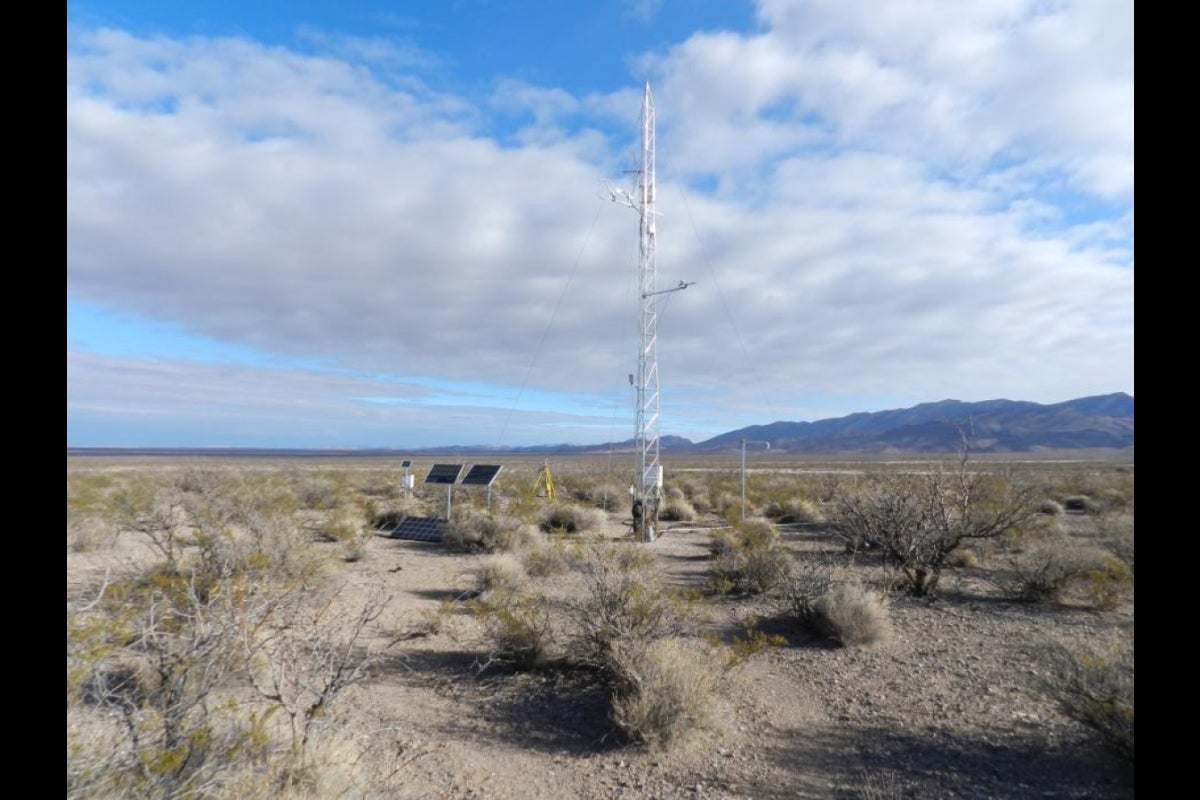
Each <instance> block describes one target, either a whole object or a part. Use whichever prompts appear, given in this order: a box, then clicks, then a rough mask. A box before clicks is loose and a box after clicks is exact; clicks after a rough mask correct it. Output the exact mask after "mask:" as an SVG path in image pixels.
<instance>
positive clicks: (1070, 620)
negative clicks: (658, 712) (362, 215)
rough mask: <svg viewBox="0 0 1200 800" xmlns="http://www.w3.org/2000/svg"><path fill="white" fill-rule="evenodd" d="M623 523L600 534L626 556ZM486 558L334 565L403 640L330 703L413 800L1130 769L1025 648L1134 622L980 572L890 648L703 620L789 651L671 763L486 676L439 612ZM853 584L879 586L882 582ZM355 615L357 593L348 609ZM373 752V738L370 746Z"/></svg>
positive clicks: (757, 791) (819, 787) (949, 586)
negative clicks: (374, 596)
mask: <svg viewBox="0 0 1200 800" xmlns="http://www.w3.org/2000/svg"><path fill="white" fill-rule="evenodd" d="M627 516H628V515H627V514H626V515H624V517H625V518H624V519H622V515H621V514H619V513H618V514H610V515H609V516H608V517H607V521H606V523H605V525H604V528H603V530H602V531H601V535H602V536H605V537H607V538H611V539H614V540H617V539H622V540H626V541H628V533H629V525H628V519H627ZM784 531H785V534H784V535H785V538H786V539H787V540H788V542H789V543H790V546H791V547H793V548H794V549H795V550H796V551H797V552H798V553H800V552H803V551H806V550H830V551H835V550H837V549H838V548H837V545H836V544H835V543H834V542H832V541H830V540H829V539H828V538H826V537H823V536H821V535H820V534H819V532H815V531H805V530H803V529H801V528H795V527H793V528H784ZM708 541H709V537H708V533H707V531H706V530H705V529H704V528H703V527H696V526H692V525H684V524H682V523H665V524H664V525H663V528H662V535H661V536H660V538H658V540H657V541H655V542H653V543H650V544H638V543H634V542H632V541H628V543H627V544H626V545H624V546H629V547H641V548H645V549H646V550H647V551H649V552H651V553H653V554H655V556H656V557H657V558H658V561H659V564H660V566H661V569H662V570H663V571H664V572H665V573H666V575H667V576H668V577H669V580H670V581H671V582H673V583H675V584H678V585H680V586H696V587H699V586H700V585H701V582H702V581H703V575H704V573H705V571H706V569H707V558H708V548H707V543H708ZM120 558H121V556H119V555H118V554H114V553H80V554H71V553H69V554H68V590H69V591H70V590H71V588H72V583H76V584H77V585H79V584H81V582H83V581H85V580H88V579H89V578H88V576H89V575H90V576H91V579H92V580H94V578H95V575H96V574H97V573H98V571H100V570H102V569H103V568H104V564H105V562H106V560H108V561H113V562H114V563H115V562H116V561H117V560H120ZM482 558H483V556H480V555H469V554H459V553H452V552H449V551H448V550H447V549H445V548H444V547H443V546H441V545H438V544H430V543H421V542H410V541H401V540H394V539H389V538H385V537H383V536H378V537H375V538H374V539H373V540H372V541H371V542H370V543H369V546H368V551H367V554H366V557H365V558H364V559H362V560H361V561H358V562H355V563H353V564H348V565H346V569H347V570H348V572H347V573H346V575H347V578H348V580H349V581H350V583H351V584H352V585H354V586H358V587H361V588H362V589H363V590H364V591H366V590H369V588H370V587H374V586H378V585H380V584H383V585H385V586H386V591H387V592H388V593H389V594H390V595H391V596H392V601H391V603H390V604H389V606H388V608H387V610H386V613H385V615H384V616H383V617H381V618H380V619H379V620H377V622H376V623H375V624H374V626H373V628H372V630H371V634H372V637H373V641H374V642H376V643H378V642H382V641H384V640H386V639H389V638H393V639H394V638H395V637H396V635H397V632H404V631H406V630H412V631H414V632H415V633H417V634H418V635H414V636H413V637H412V638H408V639H406V640H404V641H401V642H400V643H399V644H397V645H395V646H393V647H392V648H391V649H390V650H389V651H388V655H387V657H386V658H384V659H383V660H382V661H380V662H379V663H378V665H377V666H376V668H375V669H374V671H373V673H372V674H371V675H370V677H369V678H368V679H367V680H365V681H363V682H361V683H359V684H356V685H354V686H352V687H350V688H349V689H348V690H347V691H346V692H345V693H343V694H342V695H341V696H340V697H339V699H338V702H339V706H340V707H341V708H342V709H352V710H353V711H354V713H352V714H342V715H341V716H340V718H342V719H345V720H347V722H346V724H352V725H354V726H358V730H359V731H360V732H361V733H363V734H364V735H367V736H370V735H373V734H372V733H371V732H372V731H387V732H388V733H387V736H389V737H391V738H392V739H393V740H394V746H395V748H396V752H397V753H398V754H399V756H400V762H401V763H403V767H402V768H401V771H400V772H399V773H398V775H397V778H398V781H396V783H397V785H400V786H403V790H402V793H401V794H400V795H399V796H403V797H412V798H497V799H499V798H514V799H517V798H520V799H522V800H523V799H526V798H546V799H547V800H551V799H553V800H558V799H559V798H562V799H563V800H567V799H569V798H580V799H581V800H583V799H587V800H593V799H594V800H601V799H603V800H608V799H609V798H629V799H631V800H632V799H633V798H638V799H641V798H646V799H649V798H689V799H690V798H853V797H864V798H1125V797H1132V796H1133V774H1132V767H1129V766H1127V765H1124V764H1123V763H1122V762H1121V761H1119V760H1118V759H1116V758H1115V757H1113V756H1111V755H1109V754H1108V753H1107V752H1106V751H1105V750H1104V749H1102V747H1101V746H1100V745H1099V744H1098V743H1097V742H1096V741H1095V740H1094V739H1092V738H1091V737H1090V736H1089V733H1088V731H1087V730H1086V729H1085V728H1084V727H1083V726H1082V725H1080V724H1079V723H1077V722H1075V721H1073V720H1072V719H1070V718H1068V717H1066V716H1065V715H1064V714H1063V713H1062V712H1060V711H1059V710H1058V709H1057V708H1056V707H1055V706H1054V704H1053V703H1052V702H1051V701H1050V700H1048V699H1047V698H1046V697H1045V696H1043V695H1042V694H1041V693H1040V692H1038V691H1037V689H1036V688H1035V684H1036V681H1037V679H1038V678H1039V669H1040V667H1039V662H1038V659H1037V647H1038V644H1039V643H1040V642H1041V641H1043V640H1047V639H1058V640H1062V639H1069V638H1083V639H1089V640H1092V641H1097V640H1104V639H1105V638H1107V637H1110V636H1115V635H1116V634H1117V631H1118V628H1119V627H1120V626H1122V625H1127V624H1128V623H1129V621H1130V620H1131V618H1132V613H1133V612H1132V607H1125V608H1121V609H1117V610H1114V611H1106V612H1096V611H1092V610H1087V609H1085V608H1082V607H1063V608H1047V607H1041V606H1036V605H1028V604H1021V603H1014V602H1009V601H1006V600H1004V599H1002V597H1001V595H1000V594H999V592H998V591H997V590H996V589H995V588H994V587H991V586H989V585H988V584H987V583H986V581H984V580H982V579H981V577H980V576H981V575H982V573H981V572H980V571H978V570H970V569H956V570H952V571H951V573H950V574H948V575H947V576H946V578H945V579H944V580H943V591H942V593H941V596H940V597H939V598H938V599H934V600H927V599H915V598H910V597H906V596H904V595H895V596H893V598H892V608H891V618H892V622H893V626H894V635H893V637H892V638H891V640H890V641H888V642H886V643H884V644H882V645H877V646H874V647H872V648H869V649H861V648H841V647H837V646H835V645H833V644H831V643H830V642H829V641H827V640H825V639H822V638H818V637H815V636H811V635H809V634H806V633H804V632H803V631H800V630H796V629H793V628H790V627H788V626H787V625H785V624H783V623H782V622H780V621H779V620H778V619H772V617H773V616H775V612H774V611H773V610H772V607H771V604H770V603H769V601H767V600H764V599H761V598H743V599H722V600H719V601H716V602H714V603H712V604H706V605H705V606H704V608H705V613H706V615H707V617H706V621H705V623H704V625H705V627H707V628H708V629H709V632H711V633H713V634H715V635H717V636H722V637H724V638H726V640H728V638H729V637H730V636H731V635H733V634H734V633H735V632H736V631H738V630H739V629H740V622H741V621H742V620H743V619H745V618H746V617H748V616H756V617H758V618H759V619H760V623H759V624H760V627H761V628H762V629H763V630H765V631H766V632H769V633H778V634H781V635H783V636H784V637H785V638H786V639H787V644H786V645H783V646H775V647H769V648H767V649H765V650H763V651H761V652H759V653H757V654H756V655H754V656H752V657H751V658H750V659H749V660H747V661H745V662H744V663H742V664H740V665H738V666H735V667H732V668H730V669H728V670H727V671H726V672H724V673H723V678H722V680H721V682H720V683H719V684H718V690H717V692H716V694H715V696H714V698H713V701H714V709H715V712H716V713H715V714H714V715H713V717H714V720H713V723H712V724H711V725H709V726H707V727H704V728H700V729H696V730H694V731H692V732H690V734H688V735H687V736H686V737H685V739H684V740H683V741H682V742H679V743H678V744H676V745H674V746H673V747H671V748H670V749H669V750H667V751H654V750H647V749H645V748H641V747H636V746H631V745H628V744H624V743H622V741H621V740H620V738H619V737H618V735H617V734H616V733H615V731H614V730H613V728H612V725H611V723H610V722H609V721H608V720H607V717H606V710H605V709H606V698H605V696H604V695H603V693H602V692H601V690H598V689H596V688H595V687H594V686H593V685H592V683H591V682H589V681H588V680H587V679H586V676H584V675H581V674H578V673H572V672H569V671H542V672H536V671H535V672H530V673H523V674H513V673H501V672H496V671H493V670H488V671H484V672H483V673H482V674H480V673H479V672H478V670H477V666H478V663H479V659H480V658H481V657H482V654H483V653H484V652H485V644H484V640H483V631H482V627H481V624H480V622H479V621H478V620H477V619H476V618H475V617H474V616H473V615H472V614H471V613H470V612H469V611H468V610H467V609H466V607H465V604H464V603H457V604H456V605H455V610H454V612H453V613H450V614H448V615H444V616H443V618H442V624H441V625H439V626H435V627H436V630H430V627H431V626H427V625H423V624H422V621H427V620H429V619H432V618H434V617H435V616H436V615H437V613H438V610H439V608H440V609H443V611H444V610H445V608H446V606H445V605H443V601H445V600H451V601H454V600H456V599H462V598H464V597H466V596H468V595H469V594H470V592H471V590H472V589H473V588H474V587H475V585H476V582H475V578H474V576H473V572H474V570H475V569H476V568H477V567H478V566H479V564H480V561H481V559H482ZM856 569H860V570H862V572H863V575H862V577H864V578H866V579H868V580H873V579H874V580H877V579H878V578H879V574H878V573H876V572H873V571H874V570H878V569H879V568H878V566H877V565H875V564H874V563H873V562H869V561H864V562H862V563H861V564H860V565H859V566H857V567H856ZM347 601H348V602H353V595H352V594H348V595H347ZM380 735H381V736H382V735H384V734H380Z"/></svg>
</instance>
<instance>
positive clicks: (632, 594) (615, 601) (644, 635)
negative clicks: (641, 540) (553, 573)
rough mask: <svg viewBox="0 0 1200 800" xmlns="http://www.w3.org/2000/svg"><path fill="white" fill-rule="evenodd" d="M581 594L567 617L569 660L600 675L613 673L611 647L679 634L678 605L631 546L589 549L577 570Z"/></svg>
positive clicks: (648, 558)
mask: <svg viewBox="0 0 1200 800" xmlns="http://www.w3.org/2000/svg"><path fill="white" fill-rule="evenodd" d="M577 570H578V572H579V574H580V576H581V578H582V583H583V591H582V593H581V595H580V596H579V597H577V598H575V599H574V600H573V601H572V602H571V604H570V606H569V608H568V613H569V616H570V618H571V627H572V637H571V638H572V641H571V643H570V657H571V659H572V660H573V661H575V662H576V663H580V664H586V665H589V666H592V667H595V668H598V669H600V670H602V671H604V670H607V671H610V672H611V670H612V669H613V647H614V646H615V643H616V642H623V643H625V644H629V645H632V644H637V643H641V642H647V641H650V640H652V639H659V638H663V637H665V636H668V635H672V634H674V633H676V632H678V631H679V630H680V628H681V625H682V617H681V614H680V607H679V604H678V603H677V602H676V601H675V598H674V596H673V595H672V594H671V593H670V592H668V591H666V588H665V587H664V586H663V585H662V581H661V579H660V578H659V576H658V574H657V571H656V569H655V567H654V556H653V555H651V554H650V553H647V552H646V551H645V550H641V549H638V548H637V547H636V546H631V545H624V544H621V545H612V544H601V543H596V544H592V545H590V546H589V547H588V548H587V549H586V552H585V555H584V557H583V558H582V560H581V561H580V563H579V564H578V566H577Z"/></svg>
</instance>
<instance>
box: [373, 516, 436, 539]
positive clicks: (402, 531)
mask: <svg viewBox="0 0 1200 800" xmlns="http://www.w3.org/2000/svg"><path fill="white" fill-rule="evenodd" d="M444 524H445V520H440V519H437V518H435V517H405V518H404V519H402V520H401V521H400V522H398V523H397V524H396V526H395V527H393V528H391V529H390V530H387V535H388V536H389V537H390V538H392V539H408V540H409V541H413V542H440V541H441V540H442V525H444Z"/></svg>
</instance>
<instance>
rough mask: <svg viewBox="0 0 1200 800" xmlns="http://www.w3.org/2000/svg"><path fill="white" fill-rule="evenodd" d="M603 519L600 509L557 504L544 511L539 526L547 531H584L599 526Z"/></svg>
mask: <svg viewBox="0 0 1200 800" xmlns="http://www.w3.org/2000/svg"><path fill="white" fill-rule="evenodd" d="M603 519H604V514H603V512H601V511H600V510H599V509H595V508H583V507H581V506H575V505H562V504H555V505H552V506H550V507H548V508H547V509H545V511H543V512H542V517H541V522H540V523H539V527H540V528H541V529H542V530H543V531H546V532H547V533H583V532H585V531H590V530H594V529H595V528H597V527H599V526H600V523H601V522H602V521H603Z"/></svg>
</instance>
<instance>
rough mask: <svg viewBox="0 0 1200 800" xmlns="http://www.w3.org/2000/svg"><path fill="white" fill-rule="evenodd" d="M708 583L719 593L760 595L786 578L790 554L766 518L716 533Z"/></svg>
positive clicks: (711, 546) (712, 545)
mask: <svg viewBox="0 0 1200 800" xmlns="http://www.w3.org/2000/svg"><path fill="white" fill-rule="evenodd" d="M710 549H711V550H712V551H713V553H714V558H713V566H712V576H711V586H712V588H713V590H714V591H716V592H717V593H719V594H728V593H731V592H732V593H739V594H760V593H762V592H769V591H771V590H772V589H775V588H777V587H778V586H780V585H781V584H782V583H783V582H784V581H785V580H786V578H787V575H788V571H789V568H790V565H791V556H790V555H789V554H788V552H787V549H786V548H785V547H784V546H783V542H782V540H781V539H780V537H779V532H778V531H777V530H776V529H775V526H774V525H772V524H771V523H769V522H767V521H766V520H761V519H754V520H747V521H746V522H744V523H739V524H737V525H735V526H734V527H733V528H732V530H731V532H730V533H728V534H726V533H725V532H724V531H718V532H716V533H715V534H714V535H713V537H712V540H711V544H710Z"/></svg>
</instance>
